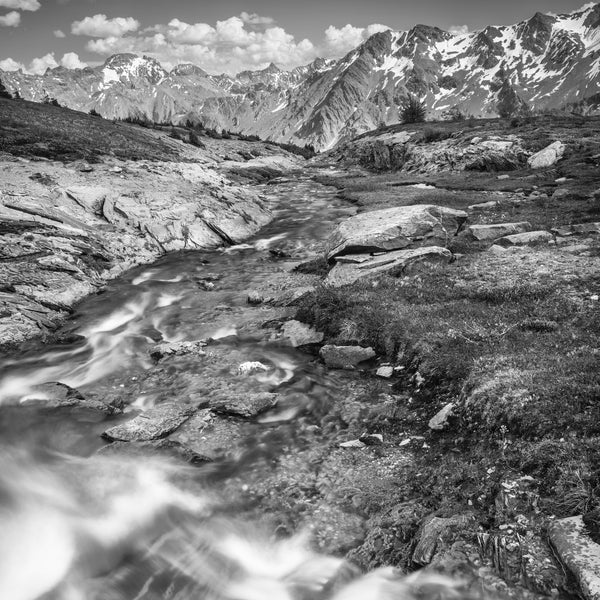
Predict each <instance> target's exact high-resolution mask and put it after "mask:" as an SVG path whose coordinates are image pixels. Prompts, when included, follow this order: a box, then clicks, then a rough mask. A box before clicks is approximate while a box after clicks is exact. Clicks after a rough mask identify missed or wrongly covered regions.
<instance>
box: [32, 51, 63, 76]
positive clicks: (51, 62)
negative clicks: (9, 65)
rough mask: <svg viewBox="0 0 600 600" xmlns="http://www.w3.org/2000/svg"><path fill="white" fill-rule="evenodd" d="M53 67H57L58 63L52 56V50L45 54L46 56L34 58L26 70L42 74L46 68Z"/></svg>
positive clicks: (34, 73) (33, 73)
mask: <svg viewBox="0 0 600 600" xmlns="http://www.w3.org/2000/svg"><path fill="white" fill-rule="evenodd" d="M55 67H58V63H57V62H56V59H55V58H54V52H52V53H48V54H46V56H42V57H40V58H34V59H33V60H32V61H31V63H30V64H29V66H28V67H27V69H26V71H27V73H31V74H32V75H43V74H44V73H45V72H46V69H54V68H55Z"/></svg>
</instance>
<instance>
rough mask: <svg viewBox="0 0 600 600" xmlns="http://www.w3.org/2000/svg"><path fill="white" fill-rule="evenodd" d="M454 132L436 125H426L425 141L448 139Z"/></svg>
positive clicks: (424, 131) (423, 135) (423, 136)
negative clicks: (436, 127) (437, 127)
mask: <svg viewBox="0 0 600 600" xmlns="http://www.w3.org/2000/svg"><path fill="white" fill-rule="evenodd" d="M451 136H452V134H451V133H449V132H448V131H444V130H443V129H435V128H434V127H425V129H423V133H422V138H421V139H422V141H423V142H426V143H428V142H439V141H440V140H446V139H448V138H449V137H451Z"/></svg>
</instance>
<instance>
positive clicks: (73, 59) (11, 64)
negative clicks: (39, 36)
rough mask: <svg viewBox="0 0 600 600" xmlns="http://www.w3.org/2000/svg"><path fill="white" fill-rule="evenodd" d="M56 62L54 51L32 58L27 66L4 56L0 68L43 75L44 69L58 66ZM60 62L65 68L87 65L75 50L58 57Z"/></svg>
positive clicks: (78, 67)
mask: <svg viewBox="0 0 600 600" xmlns="http://www.w3.org/2000/svg"><path fill="white" fill-rule="evenodd" d="M58 64H59V63H57V62H56V59H55V58H54V53H48V54H46V56H42V57H40V58H34V59H33V60H32V61H31V63H29V66H28V67H26V66H25V65H24V64H23V63H19V62H17V61H16V60H13V59H12V58H5V59H4V60H0V69H2V70H3V71H18V70H19V69H21V70H22V71H23V72H25V73H29V74H30V75H43V74H44V73H45V72H46V69H54V68H55V67H58ZM60 64H61V66H63V67H65V68H67V69H83V68H84V67H87V64H86V63H84V62H82V61H81V60H80V59H79V56H78V55H77V54H75V52H67V53H66V54H65V55H64V56H63V57H62V58H61V59H60Z"/></svg>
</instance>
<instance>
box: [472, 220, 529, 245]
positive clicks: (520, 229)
mask: <svg viewBox="0 0 600 600" xmlns="http://www.w3.org/2000/svg"><path fill="white" fill-rule="evenodd" d="M530 230H531V223H528V222H527V221H521V222H519V223H491V224H489V225H470V226H469V228H468V229H467V231H468V232H469V233H470V234H471V235H472V236H473V238H474V239H476V240H477V241H479V242H487V241H490V242H491V241H494V240H497V239H498V238H501V237H504V236H507V235H515V234H517V233H526V232H527V231H530Z"/></svg>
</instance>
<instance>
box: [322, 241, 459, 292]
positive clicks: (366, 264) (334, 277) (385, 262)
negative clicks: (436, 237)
mask: <svg viewBox="0 0 600 600" xmlns="http://www.w3.org/2000/svg"><path fill="white" fill-rule="evenodd" d="M451 260H452V252H450V250H447V249H446V248H441V247H439V246H427V247H425V248H414V249H410V248H409V249H406V250H396V251H394V252H384V253H381V254H377V255H369V254H357V255H355V254H347V255H345V256H341V257H339V258H338V259H336V265H335V267H333V269H331V271H329V274H328V275H327V277H326V279H325V285H328V286H331V287H341V286H343V285H348V284H350V283H353V282H355V281H357V280H358V279H361V278H362V277H368V276H370V275H377V274H379V273H389V274H390V275H400V274H401V273H402V272H403V271H404V270H405V269H407V268H409V267H410V266H412V265H415V264H417V263H422V262H443V263H449V262H450V261H451Z"/></svg>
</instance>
